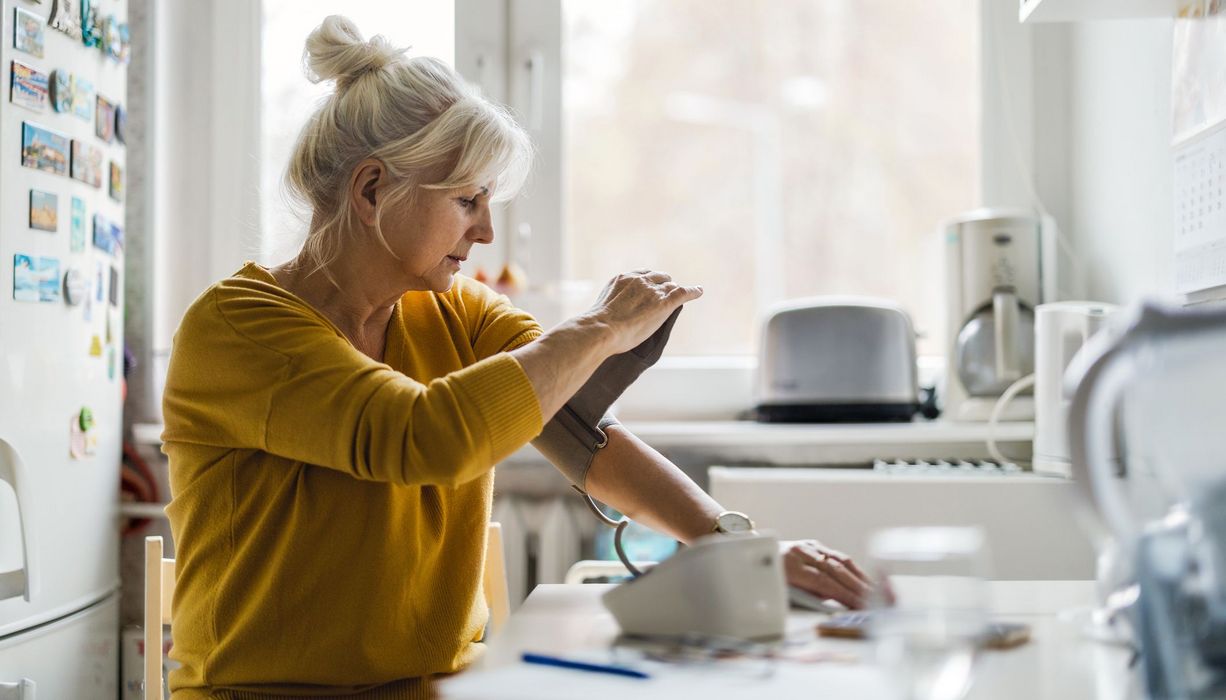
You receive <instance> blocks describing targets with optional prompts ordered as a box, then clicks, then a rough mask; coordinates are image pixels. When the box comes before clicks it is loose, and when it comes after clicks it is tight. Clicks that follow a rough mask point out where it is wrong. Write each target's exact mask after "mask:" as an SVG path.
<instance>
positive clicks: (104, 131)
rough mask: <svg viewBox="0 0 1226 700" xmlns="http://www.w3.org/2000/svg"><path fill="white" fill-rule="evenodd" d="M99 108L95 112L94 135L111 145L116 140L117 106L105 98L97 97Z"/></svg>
mask: <svg viewBox="0 0 1226 700" xmlns="http://www.w3.org/2000/svg"><path fill="white" fill-rule="evenodd" d="M97 103H98V107H97V109H96V110H95V111H94V115H95V117H94V133H95V134H96V135H97V136H98V138H100V139H102V140H103V141H105V142H107V143H110V142H111V141H112V140H114V138H115V105H113V104H111V101H110V100H108V99H106V98H105V97H103V96H102V95H98V96H97Z"/></svg>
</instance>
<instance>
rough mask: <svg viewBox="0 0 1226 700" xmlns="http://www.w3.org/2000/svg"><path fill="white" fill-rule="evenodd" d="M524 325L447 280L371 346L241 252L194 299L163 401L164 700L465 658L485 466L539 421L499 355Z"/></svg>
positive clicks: (411, 684)
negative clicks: (168, 613) (167, 589)
mask: <svg viewBox="0 0 1226 700" xmlns="http://www.w3.org/2000/svg"><path fill="white" fill-rule="evenodd" d="M540 333H541V331H540V326H538V325H537V323H536V322H535V321H534V320H533V319H532V317H531V316H529V315H528V314H526V313H524V312H522V311H520V310H518V309H515V308H514V307H513V306H511V305H510V303H509V302H508V301H507V299H506V298H505V297H502V296H500V295H497V294H494V293H493V292H491V291H490V290H489V289H487V288H486V287H484V286H483V285H481V284H479V283H477V282H474V281H473V280H470V279H466V278H463V277H457V278H456V281H455V284H454V285H453V287H452V288H451V290H450V291H448V292H447V293H444V294H435V293H431V292H409V293H408V294H405V295H404V297H402V298H401V300H400V302H399V303H398V304H397V305H396V309H395V313H394V314H393V316H392V320H391V322H390V323H389V325H388V332H387V344H386V351H385V354H384V358H385V363H379V362H375V361H374V360H372V359H370V358H369V357H367V356H366V355H364V354H362V353H361V352H359V351H358V350H357V349H355V348H354V347H353V346H352V345H351V344H350V343H349V342H348V341H347V340H346V339H345V338H344V336H343V335H342V334H341V333H340V331H339V330H338V329H337V328H336V327H335V326H334V325H333V324H332V323H331V322H329V321H328V320H327V319H326V318H324V317H323V316H322V315H320V314H319V313H318V312H316V311H315V310H314V309H313V308H312V307H310V306H309V305H307V304H306V303H305V302H303V301H302V300H301V299H299V298H298V297H296V296H294V295H292V294H290V293H289V292H287V291H285V290H284V289H282V288H281V287H279V286H277V284H276V280H275V279H274V278H273V277H272V275H270V274H269V273H268V272H267V271H266V270H264V269H263V268H261V267H259V266H257V265H255V264H251V263H248V264H247V265H246V266H245V267H243V268H242V269H241V270H239V271H238V272H237V273H236V274H235V275H234V276H233V277H230V278H229V279H226V280H224V281H222V282H219V283H218V284H216V285H214V286H213V287H211V288H210V289H208V290H207V291H206V292H205V293H204V294H202V295H201V296H200V298H199V299H197V300H196V302H195V303H194V304H193V305H192V306H191V308H190V309H189V310H188V311H187V314H186V315H185V316H184V318H183V322H182V324H181V325H180V326H179V330H178V333H177V334H176V336H175V342H174V352H173V354H172V355H171V360H170V367H169V372H168V375H167V379H166V390H165V398H164V407H163V409H164V414H165V423H166V432H165V433H164V434H163V436H162V437H163V441H164V445H165V446H164V448H163V449H164V451H165V452H166V454H167V455H168V456H169V458H170V481H171V493H172V496H173V500H172V502H171V503H170V505H169V506H168V507H167V509H166V512H167V514H168V515H169V516H170V525H171V530H172V532H173V534H174V540H175V545H176V551H175V556H176V560H177V568H178V581H177V585H176V589H175V598H174V611H173V625H172V631H173V634H174V649H173V650H172V652H171V654H170V657H171V658H172V659H174V660H177V661H178V662H180V663H181V664H182V665H183V667H182V668H181V669H179V670H176V671H172V672H171V674H170V686H171V688H172V690H173V691H174V697H175V700H188V699H191V698H242V697H268V695H272V696H277V695H295V696H330V695H349V694H354V693H361V697H376V698H400V697H406V698H407V697H416V696H418V695H420V694H421V692H424V689H423V688H422V686H423V685H424V682H423V681H422V680H420V679H422V678H423V677H428V676H430V675H432V674H439V673H448V672H453V671H456V670H458V669H460V668H462V667H463V666H465V665H466V664H467V663H469V662H471V661H472V660H473V659H474V657H475V655H476V654H477V653H479V651H480V644H478V643H477V642H476V641H475V640H477V639H478V638H479V637H480V635H481V632H482V628H483V627H484V625H485V622H486V618H487V611H486V608H485V603H484V601H483V600H482V598H481V595H480V578H481V571H482V567H483V565H484V558H485V530H486V524H487V523H488V521H489V513H490V501H491V493H492V483H493V473H492V470H491V467H492V465H493V464H494V463H495V462H498V461H499V460H501V459H503V458H505V457H506V456H508V455H509V454H511V453H512V452H513V451H515V450H516V449H517V448H519V447H520V446H521V445H523V444H525V443H526V442H528V441H529V440H531V439H532V438H534V437H535V436H536V435H537V434H539V433H540V431H541V427H542V426H541V414H540V406H539V404H538V403H537V400H536V396H535V394H534V392H533V389H532V386H531V384H530V383H529V382H528V378H527V376H526V375H525V374H524V372H523V369H522V368H520V366H519V363H518V362H517V361H516V360H515V359H514V358H513V357H511V356H510V355H508V354H505V352H503V351H505V350H509V349H511V348H513V347H516V346H518V345H522V344H524V343H526V342H528V341H530V340H532V339H533V338H536V337H537V336H539V335H540ZM405 679H408V680H405Z"/></svg>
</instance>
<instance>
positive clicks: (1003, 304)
mask: <svg viewBox="0 0 1226 700" xmlns="http://www.w3.org/2000/svg"><path fill="white" fill-rule="evenodd" d="M1040 229H1041V226H1040V222H1039V219H1038V217H1036V216H1035V215H1034V214H1032V213H1030V212H1028V211H1025V210H1019V209H976V210H974V211H971V212H967V213H966V214H963V215H961V216H958V217H955V218H953V219H951V220H949V221H947V222H945V224H944V227H943V230H944V237H945V247H946V255H945V263H946V269H945V282H946V284H945V296H946V310H947V315H946V317H947V327H948V333H949V336H948V339H947V343H946V349H947V358H948V359H947V371H946V377H945V398H944V408H943V410H942V416H943V417H944V418H945V419H947V420H954V421H984V420H987V419H988V417H989V416H990V415H991V412H992V407H993V405H994V404H995V403H996V399H997V398H999V397H1000V395H1001V394H1002V393H1004V391H1005V389H1007V388H1008V387H1009V385H1010V384H1012V383H1013V382H1014V381H1016V380H1018V379H1020V378H1022V377H1024V376H1026V375H1028V374H1030V373H1032V372H1033V371H1034V307H1035V306H1037V305H1038V304H1039V303H1041V302H1043V301H1045V299H1044V293H1043V289H1044V287H1043V279H1042V277H1041V274H1040V267H1041V266H1040V253H1041V251H1040V238H1041V236H1040ZM1033 417H1034V401H1033V399H1032V398H1030V397H1029V396H1019V397H1017V398H1016V399H1014V400H1013V401H1012V402H1010V403H1009V405H1008V406H1007V407H1005V409H1004V412H1003V413H1002V415H1001V419H1002V420H1030V419H1032V418H1033Z"/></svg>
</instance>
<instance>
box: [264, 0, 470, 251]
mask: <svg viewBox="0 0 1226 700" xmlns="http://www.w3.org/2000/svg"><path fill="white" fill-rule="evenodd" d="M262 9H263V17H262V21H261V26H262V34H263V41H262V42H261V44H260V45H261V56H260V135H261V140H260V141H261V148H260V151H261V152H260V212H261V230H262V235H261V237H260V238H261V251H260V259H261V262H264V263H265V264H276V263H280V262H282V261H284V260H286V259H288V258H290V257H292V256H293V255H294V254H295V253H296V252H297V251H298V248H299V246H301V245H302V241H303V238H304V237H305V235H306V226H307V223H308V221H306V220H305V218H304V217H309V216H310V212H303V211H298V210H296V209H295V208H293V207H291V206H290V203H289V202H288V201H287V198H286V197H285V196H284V190H283V189H282V178H283V176H284V174H285V166H286V164H287V163H288V162H289V157H290V153H291V151H292V150H293V147H294V141H295V139H297V137H298V132H299V130H301V128H302V125H303V124H304V123H305V122H306V119H307V117H308V116H310V114H311V113H312V112H313V111H314V110H315V107H316V105H317V104H318V103H319V100H320V99H321V98H323V97H324V96H325V95H326V94H327V93H328V92H329V91H330V90H331V84H329V83H320V84H318V85H312V84H311V83H310V82H309V81H307V79H306V76H305V74H304V72H303V65H302V48H303V45H304V44H305V43H306V38H307V35H308V34H310V33H311V30H313V29H314V28H315V27H317V26H318V25H319V23H320V22H322V21H323V19H324V18H325V17H327V16H328V15H330V14H343V15H345V16H346V17H348V18H349V19H351V20H353V21H354V23H355V24H357V26H358V29H359V30H360V31H361V32H362V35H363V36H365V37H368V38H369V37H370V36H371V35H374V34H382V35H383V36H385V37H387V38H388V39H389V40H390V41H391V42H392V43H393V44H395V45H397V46H409V47H411V49H410V50H409V52H408V53H409V55H419V56H434V57H436V58H439V59H442V60H443V61H447V62H448V63H451V62H453V60H454V57H455V32H454V25H455V6H454V3H453V2H450V1H448V0H415V1H412V2H408V1H402V2H379V1H377V0H350V1H349V2H336V0H264V2H263V5H262Z"/></svg>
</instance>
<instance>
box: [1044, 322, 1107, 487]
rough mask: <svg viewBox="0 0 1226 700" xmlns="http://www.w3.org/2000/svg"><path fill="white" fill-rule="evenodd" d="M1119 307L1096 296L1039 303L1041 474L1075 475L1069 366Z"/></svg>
mask: <svg viewBox="0 0 1226 700" xmlns="http://www.w3.org/2000/svg"><path fill="white" fill-rule="evenodd" d="M1115 310H1116V307H1115V306H1113V305H1111V304H1103V303H1099V302H1094V301H1058V302H1052V303H1050V304H1040V305H1039V306H1038V307H1037V308H1036V309H1035V346H1036V353H1035V358H1034V373H1035V382H1034V457H1033V460H1032V462H1031V464H1032V469H1033V470H1034V471H1035V472H1037V473H1039V474H1051V475H1053V476H1064V477H1069V476H1072V473H1073V472H1072V469H1073V465H1072V457H1071V456H1070V452H1069V443H1068V432H1067V430H1066V423H1067V421H1068V406H1069V403H1070V402H1071V401H1072V398H1073V397H1072V393H1071V392H1070V391H1066V388H1065V385H1064V371H1065V369H1067V368H1068V365H1069V362H1071V361H1072V359H1073V355H1075V354H1076V353H1077V351H1078V350H1080V349H1081V346H1082V345H1084V344H1085V342H1086V340H1088V339H1089V338H1090V336H1092V335H1094V334H1095V333H1096V332H1098V330H1099V329H1100V328H1102V326H1103V324H1104V323H1105V322H1106V320H1107V319H1108V318H1110V316H1111V314H1112V313H1114V312H1115Z"/></svg>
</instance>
